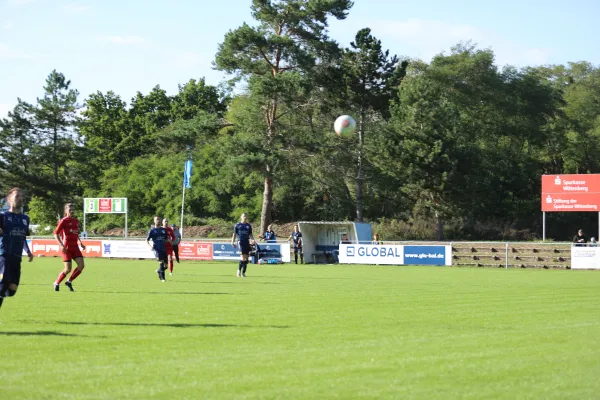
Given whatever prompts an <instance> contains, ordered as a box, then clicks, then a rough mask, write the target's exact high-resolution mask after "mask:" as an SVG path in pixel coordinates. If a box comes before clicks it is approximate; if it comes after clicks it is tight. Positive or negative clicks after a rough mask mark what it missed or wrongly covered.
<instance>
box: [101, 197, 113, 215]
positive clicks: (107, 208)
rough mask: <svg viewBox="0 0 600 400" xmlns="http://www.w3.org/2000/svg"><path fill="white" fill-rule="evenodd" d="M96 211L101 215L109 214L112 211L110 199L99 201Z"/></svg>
mask: <svg viewBox="0 0 600 400" xmlns="http://www.w3.org/2000/svg"><path fill="white" fill-rule="evenodd" d="M98 202H99V204H98V211H100V212H101V213H109V212H111V211H112V199H99V200H98Z"/></svg>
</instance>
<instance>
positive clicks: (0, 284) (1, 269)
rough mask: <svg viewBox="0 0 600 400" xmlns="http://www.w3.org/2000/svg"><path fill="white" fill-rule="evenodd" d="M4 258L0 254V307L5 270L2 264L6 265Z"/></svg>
mask: <svg viewBox="0 0 600 400" xmlns="http://www.w3.org/2000/svg"><path fill="white" fill-rule="evenodd" d="M5 260H6V259H5V258H4V257H2V256H0V308H1V307H2V302H3V301H4V282H5V279H4V272H5V268H4V266H5V265H6V261H5Z"/></svg>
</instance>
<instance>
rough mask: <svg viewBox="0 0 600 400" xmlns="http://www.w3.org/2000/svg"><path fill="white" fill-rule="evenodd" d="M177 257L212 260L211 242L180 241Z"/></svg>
mask: <svg viewBox="0 0 600 400" xmlns="http://www.w3.org/2000/svg"><path fill="white" fill-rule="evenodd" d="M179 258H180V259H182V260H212V259H213V254H212V243H202V242H181V243H179Z"/></svg>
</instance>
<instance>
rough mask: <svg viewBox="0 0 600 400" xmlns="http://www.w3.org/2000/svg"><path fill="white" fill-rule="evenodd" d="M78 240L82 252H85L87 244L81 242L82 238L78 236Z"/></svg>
mask: <svg viewBox="0 0 600 400" xmlns="http://www.w3.org/2000/svg"><path fill="white" fill-rule="evenodd" d="M77 239H79V245H80V246H81V250H85V244H83V240H81V236H79V235H77Z"/></svg>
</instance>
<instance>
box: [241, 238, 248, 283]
mask: <svg viewBox="0 0 600 400" xmlns="http://www.w3.org/2000/svg"><path fill="white" fill-rule="evenodd" d="M240 251H241V253H242V277H243V278H245V277H246V269H248V255H249V254H250V243H240Z"/></svg>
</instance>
